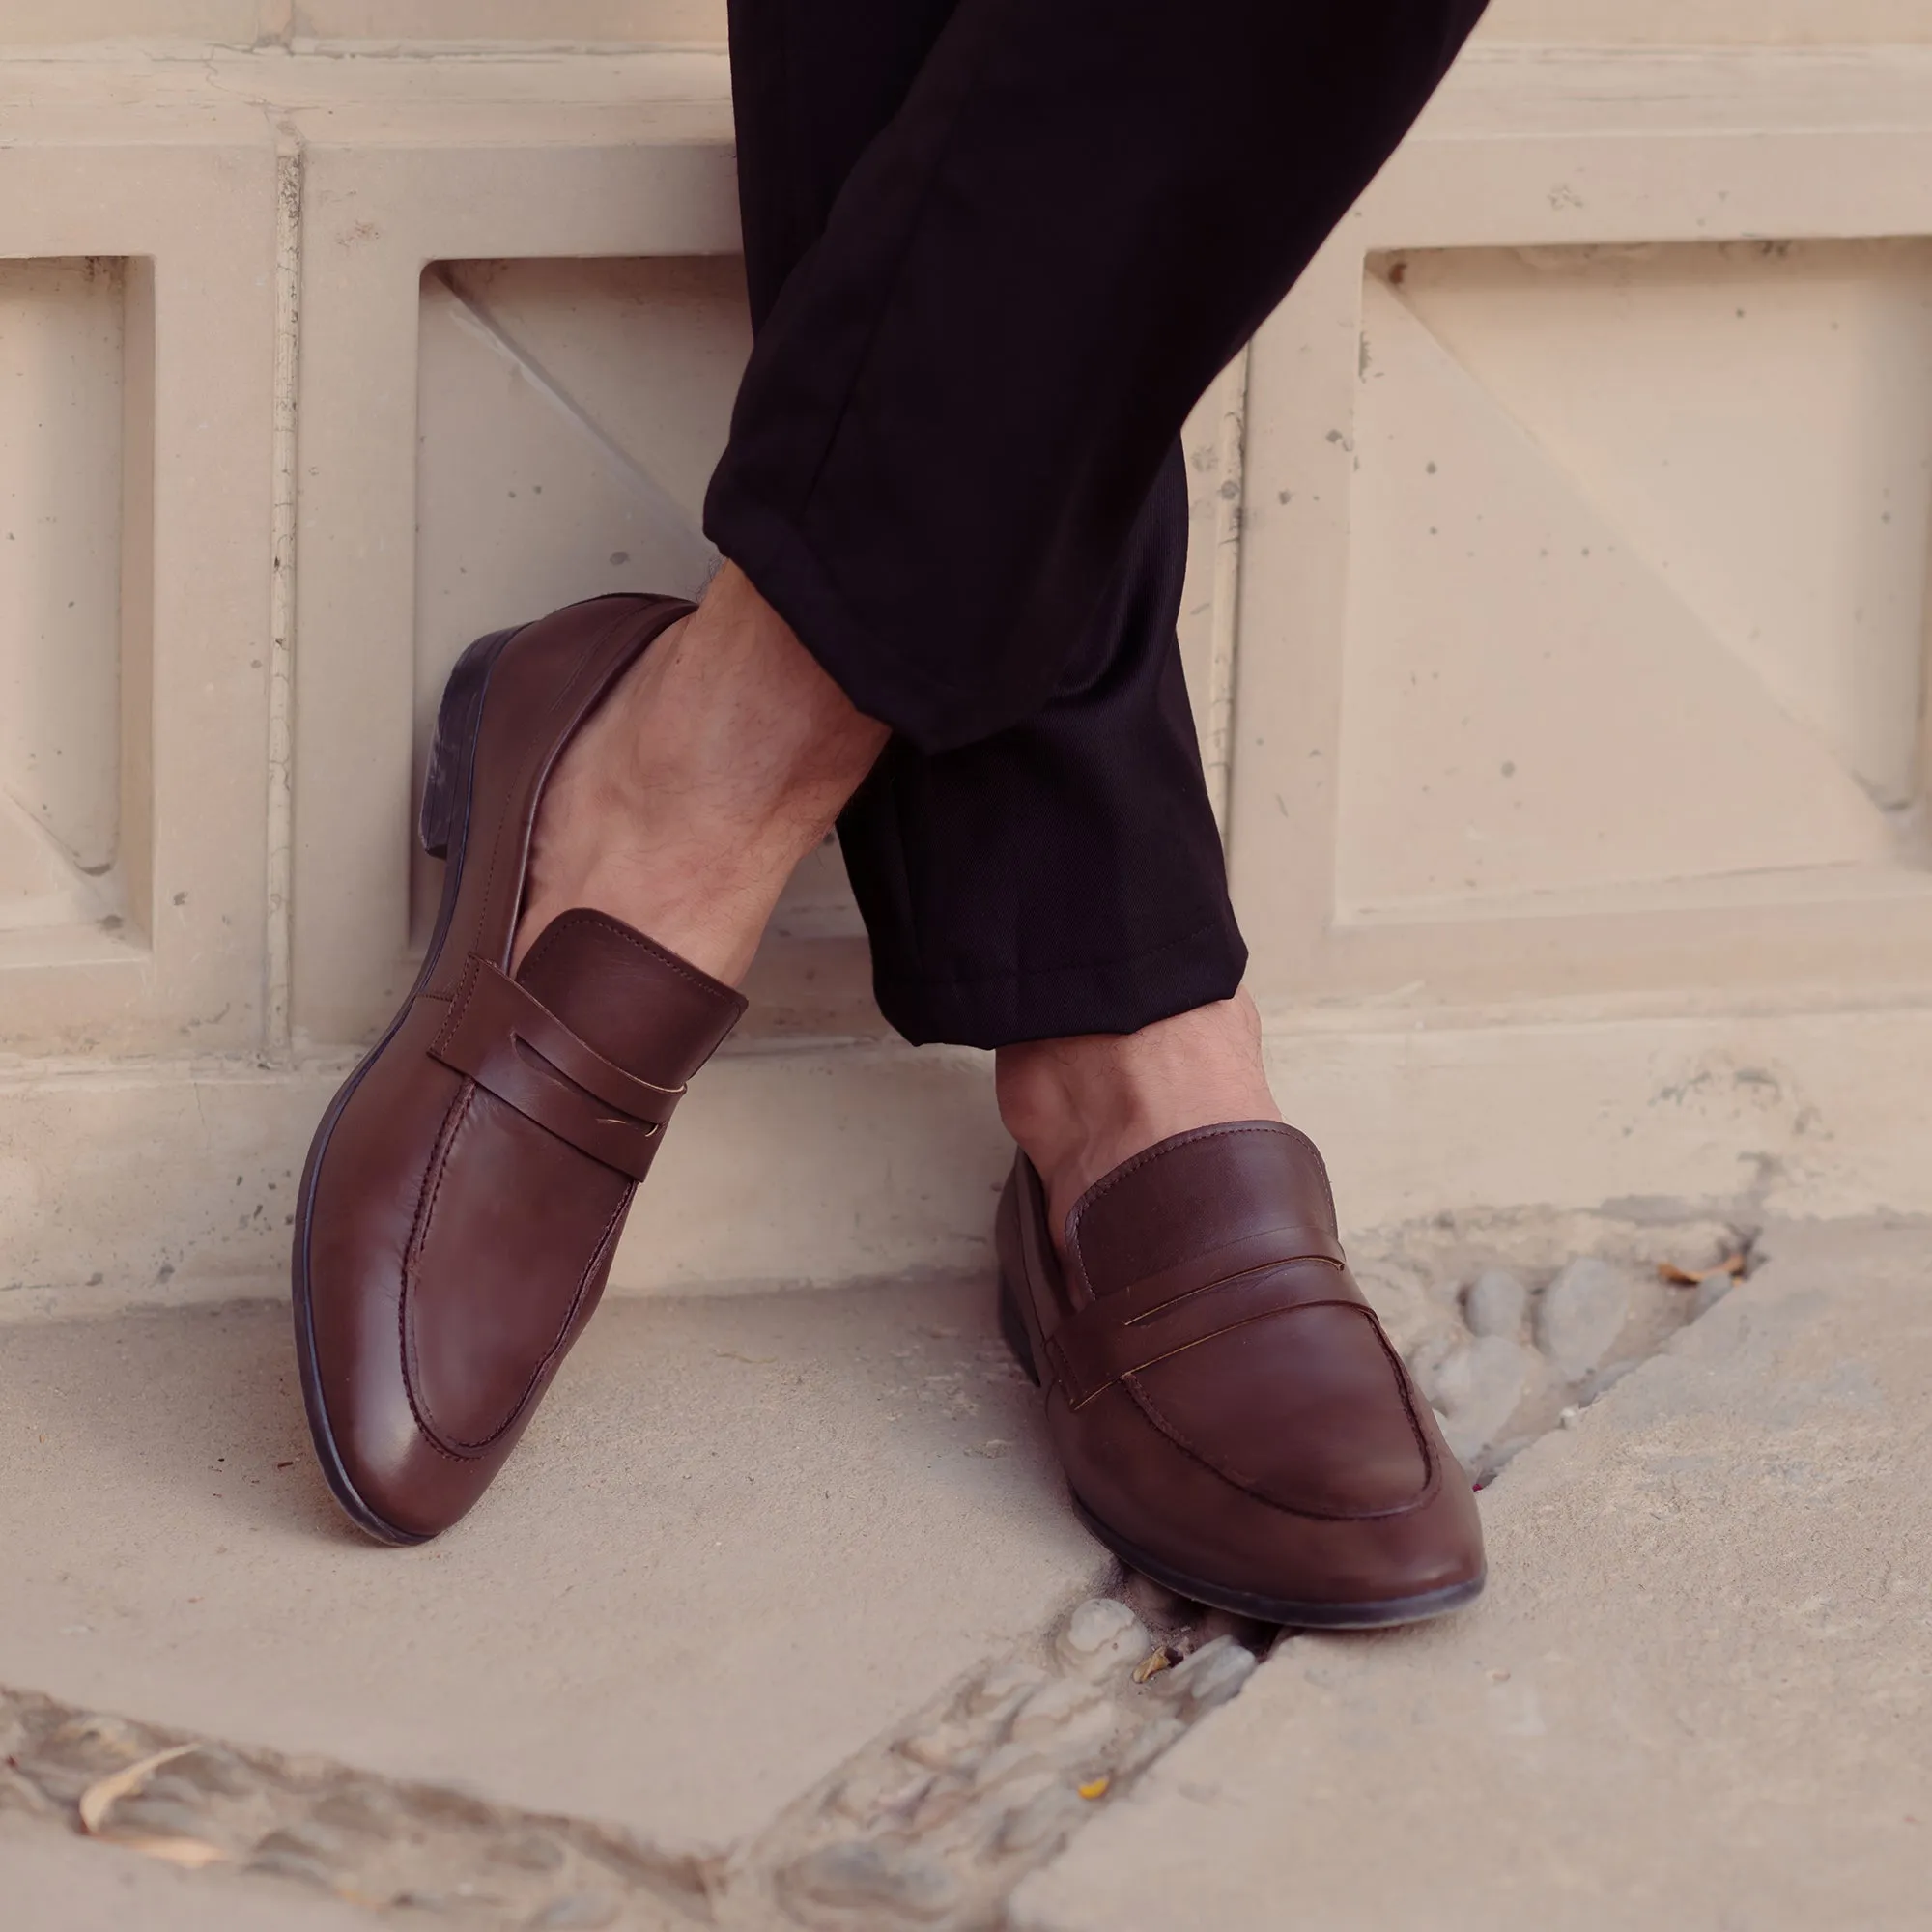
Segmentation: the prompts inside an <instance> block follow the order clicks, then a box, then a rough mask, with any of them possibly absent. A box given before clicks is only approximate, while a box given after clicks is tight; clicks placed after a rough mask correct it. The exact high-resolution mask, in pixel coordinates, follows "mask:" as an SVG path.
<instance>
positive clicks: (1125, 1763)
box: [1114, 1718, 1187, 1780]
mask: <svg viewBox="0 0 1932 1932" xmlns="http://www.w3.org/2000/svg"><path fill="white" fill-rule="evenodd" d="M1186 1730H1187V1725H1186V1722H1185V1721H1184V1720H1183V1719H1179V1718H1154V1719H1151V1721H1149V1722H1148V1723H1145V1724H1143V1725H1142V1726H1141V1728H1140V1731H1139V1732H1138V1734H1137V1735H1136V1736H1135V1738H1134V1741H1133V1742H1132V1743H1131V1744H1130V1745H1128V1747H1126V1749H1125V1750H1123V1751H1122V1753H1121V1754H1120V1756H1119V1757H1118V1758H1116V1759H1115V1761H1114V1776H1115V1778H1116V1779H1117V1780H1119V1779H1124V1778H1129V1777H1132V1776H1136V1775H1137V1774H1138V1773H1140V1772H1143V1771H1145V1770H1146V1769H1147V1768H1148V1766H1149V1765H1151V1763H1152V1762H1153V1761H1154V1759H1155V1758H1157V1757H1159V1756H1160V1755H1161V1753H1162V1752H1163V1751H1165V1750H1166V1749H1167V1748H1168V1747H1169V1746H1170V1745H1174V1744H1178V1743H1179V1741H1180V1739H1181V1737H1182V1736H1183V1735H1184V1734H1185V1732H1186Z"/></svg>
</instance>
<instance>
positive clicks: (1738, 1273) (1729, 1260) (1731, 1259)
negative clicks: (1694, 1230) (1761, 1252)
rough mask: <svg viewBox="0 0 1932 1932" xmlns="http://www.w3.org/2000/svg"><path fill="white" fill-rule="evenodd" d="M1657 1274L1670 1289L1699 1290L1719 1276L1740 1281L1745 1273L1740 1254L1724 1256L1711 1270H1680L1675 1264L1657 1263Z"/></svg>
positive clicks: (1743, 1259) (1743, 1261)
mask: <svg viewBox="0 0 1932 1932" xmlns="http://www.w3.org/2000/svg"><path fill="white" fill-rule="evenodd" d="M1657 1272H1658V1273H1659V1275H1660V1276H1662V1279H1663V1280H1665V1281H1667V1282H1668V1283H1669V1284H1670V1285H1671V1287H1672V1288H1701V1287H1702V1286H1703V1285H1704V1283H1705V1282H1707V1281H1715V1280H1716V1279H1717V1277H1718V1276H1719V1275H1720V1274H1727V1275H1729V1276H1730V1277H1731V1279H1732V1280H1733V1281H1741V1280H1742V1279H1743V1278H1744V1272H1745V1258H1744V1256H1743V1255H1742V1254H1735V1255H1726V1256H1725V1257H1724V1259H1723V1260H1722V1261H1720V1262H1719V1264H1718V1265H1717V1266H1716V1267H1713V1268H1701V1269H1691V1268H1682V1267H1679V1266H1678V1265H1677V1264H1676V1263H1675V1262H1659V1263H1658V1264H1657Z"/></svg>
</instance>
